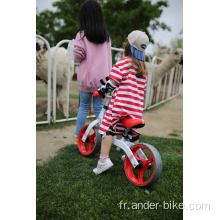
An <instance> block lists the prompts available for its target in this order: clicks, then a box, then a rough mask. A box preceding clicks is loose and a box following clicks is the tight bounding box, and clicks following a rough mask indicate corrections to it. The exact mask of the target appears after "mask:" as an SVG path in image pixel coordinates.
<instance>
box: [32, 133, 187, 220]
mask: <svg viewBox="0 0 220 220" xmlns="http://www.w3.org/2000/svg"><path fill="white" fill-rule="evenodd" d="M140 141H141V142H147V143H150V144H152V145H154V146H155V147H156V148H157V149H158V151H159V152H160V154H161V157H162V161H163V171H162V175H161V178H160V179H159V180H158V182H157V183H155V184H154V185H153V186H152V187H150V188H148V189H146V188H138V187H136V186H134V185H133V184H132V183H130V182H129V181H128V179H127V178H126V175H125V173H124V165H123V161H122V160H121V159H120V156H121V155H122V154H123V152H122V151H119V152H118V151H117V150H116V149H115V147H112V149H111V152H110V157H111V160H112V161H113V163H114V166H113V167H112V168H111V169H110V170H108V171H107V172H106V173H103V174H102V175H100V176H96V175H95V174H93V172H92V169H93V168H94V167H96V165H97V161H98V154H97V155H95V156H94V157H92V158H87V157H83V156H82V155H81V154H80V153H79V152H78V149H77V146H74V145H69V146H66V147H64V148H62V149H61V150H60V151H59V153H58V155H57V156H56V157H55V158H53V159H51V160H50V161H48V162H46V163H45V164H43V165H38V166H37V170H36V175H37V176H36V178H37V182H36V190H37V192H36V198H37V202H36V208H37V219H46V220H47V219H50V220H51V219H168V220H172V219H174V220H178V219H182V218H183V212H182V210H181V209H176V208H174V209H163V208H162V207H159V208H158V209H141V208H140V209H136V210H132V209H131V207H132V206H133V203H142V204H144V203H147V202H149V203H155V204H156V203H159V204H161V205H162V204H163V202H168V203H169V202H170V201H171V202H173V201H174V202H175V203H182V202H183V154H182V152H183V149H182V147H183V142H182V140H177V139H166V138H158V137H147V136H142V137H141V140H140ZM122 200H123V203H127V205H126V208H125V209H123V208H122V209H120V206H119V203H120V201H122ZM122 207H123V206H122ZM128 207H130V209H127V208H128Z"/></svg>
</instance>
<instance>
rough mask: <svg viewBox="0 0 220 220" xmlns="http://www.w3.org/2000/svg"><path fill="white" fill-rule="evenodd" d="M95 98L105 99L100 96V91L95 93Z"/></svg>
mask: <svg viewBox="0 0 220 220" xmlns="http://www.w3.org/2000/svg"><path fill="white" fill-rule="evenodd" d="M93 96H94V97H96V98H97V97H99V98H103V97H102V96H101V95H100V94H99V92H98V91H95V92H93Z"/></svg>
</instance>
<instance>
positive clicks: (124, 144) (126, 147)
mask: <svg viewBox="0 0 220 220" xmlns="http://www.w3.org/2000/svg"><path fill="white" fill-rule="evenodd" d="M105 97H106V98H107V102H106V104H105V105H104V106H103V108H102V110H101V112H100V114H99V117H98V118H97V119H96V120H94V121H93V122H92V123H91V124H90V125H89V126H88V128H87V129H86V131H85V134H84V135H83V137H82V142H85V141H86V139H87V137H88V135H89V133H90V131H91V130H92V128H93V127H95V126H98V124H101V122H102V120H103V118H104V116H105V113H106V109H107V108H108V106H109V103H110V100H111V98H112V97H111V96H108V95H106V96H105ZM129 129H130V128H127V129H126V131H125V134H127V132H128V130H129ZM112 143H113V144H114V145H116V146H117V148H116V149H117V150H120V149H122V150H123V151H124V152H125V153H126V155H127V156H128V158H129V160H130V161H131V164H132V166H133V167H134V168H135V167H137V166H138V165H139V163H138V161H137V159H136V158H135V157H134V155H133V153H132V151H131V149H130V148H131V147H133V146H134V145H135V144H134V143H132V142H130V141H127V140H126V139H125V138H124V137H123V136H122V137H121V138H119V137H116V136H113V142H112ZM136 152H137V153H141V154H142V155H143V154H144V153H143V151H142V150H141V149H138V150H137V151H136Z"/></svg>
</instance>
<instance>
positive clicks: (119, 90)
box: [99, 57, 147, 134]
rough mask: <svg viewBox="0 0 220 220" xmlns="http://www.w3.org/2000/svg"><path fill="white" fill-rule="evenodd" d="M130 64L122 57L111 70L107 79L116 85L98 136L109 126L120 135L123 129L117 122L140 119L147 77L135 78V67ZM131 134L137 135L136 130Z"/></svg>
mask: <svg viewBox="0 0 220 220" xmlns="http://www.w3.org/2000/svg"><path fill="white" fill-rule="evenodd" d="M131 64H132V61H131V58H130V57H124V58H122V59H121V60H119V61H118V62H117V63H116V64H115V65H114V66H113V68H112V70H111V73H110V75H109V78H111V79H113V80H115V81H116V82H117V83H118V85H117V87H116V89H115V91H114V93H113V95H112V99H111V101H110V104H109V108H108V110H107V111H106V114H105V118H104V119H103V121H102V124H101V125H100V126H99V133H100V134H104V133H106V131H107V130H108V129H109V127H110V126H112V127H113V129H114V131H115V132H118V134H119V133H120V134H122V133H123V132H124V129H125V128H124V126H123V125H122V123H120V122H119V120H120V119H123V118H124V117H126V116H129V117H131V118H134V119H141V118H142V112H143V103H144V90H146V87H147V77H146V76H142V77H141V78H138V77H136V75H135V74H136V73H137V71H138V69H137V66H136V65H134V66H132V67H131ZM129 67H131V68H129ZM116 128H117V129H116ZM133 133H136V134H139V133H138V132H137V131H136V129H133Z"/></svg>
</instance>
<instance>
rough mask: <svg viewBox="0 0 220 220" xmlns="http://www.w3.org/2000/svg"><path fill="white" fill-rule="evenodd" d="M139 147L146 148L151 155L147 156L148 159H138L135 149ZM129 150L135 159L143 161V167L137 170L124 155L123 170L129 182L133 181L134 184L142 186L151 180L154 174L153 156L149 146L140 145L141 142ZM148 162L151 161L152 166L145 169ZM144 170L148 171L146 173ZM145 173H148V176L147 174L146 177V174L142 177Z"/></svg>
mask: <svg viewBox="0 0 220 220" xmlns="http://www.w3.org/2000/svg"><path fill="white" fill-rule="evenodd" d="M140 148H142V149H143V148H144V149H146V150H147V151H148V152H149V153H150V155H151V157H150V158H148V160H144V159H140V158H139V157H138V156H137V155H136V154H135V153H136V151H137V150H138V149H140ZM131 151H132V153H133V154H134V156H135V158H136V159H137V160H141V161H142V162H143V167H142V168H141V169H138V170H137V169H134V168H133V166H132V164H131V162H130V160H129V158H128V157H126V158H125V172H126V175H127V177H128V179H129V180H130V181H131V182H133V183H134V184H135V185H138V186H144V185H146V184H148V183H149V182H150V181H151V180H152V178H153V176H154V172H155V159H154V156H153V154H152V152H151V150H150V149H149V148H147V147H146V146H145V145H142V144H140V145H135V146H134V147H132V148H131ZM150 163H151V165H152V167H153V170H148V169H147V168H148V165H149V164H150ZM134 171H135V172H137V174H136V175H135V173H134ZM146 172H148V173H146ZM145 174H148V175H149V177H148V176H147V177H146V176H145V177H144V175H145ZM146 178H147V179H146ZM145 179H146V180H145Z"/></svg>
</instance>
